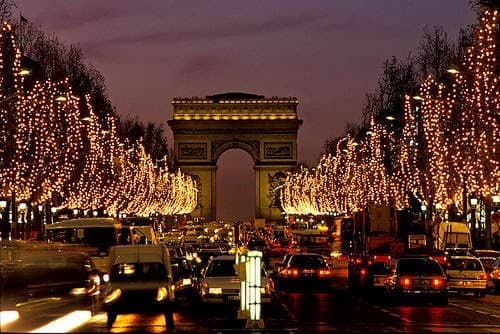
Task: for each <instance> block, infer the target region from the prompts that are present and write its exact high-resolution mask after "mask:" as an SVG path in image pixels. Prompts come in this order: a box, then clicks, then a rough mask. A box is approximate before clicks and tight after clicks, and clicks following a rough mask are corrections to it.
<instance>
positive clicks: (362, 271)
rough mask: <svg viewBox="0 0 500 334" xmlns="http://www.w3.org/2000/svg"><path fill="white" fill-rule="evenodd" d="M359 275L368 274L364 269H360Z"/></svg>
mask: <svg viewBox="0 0 500 334" xmlns="http://www.w3.org/2000/svg"><path fill="white" fill-rule="evenodd" d="M359 274H360V275H361V276H366V274H368V271H367V270H366V269H365V268H361V270H360V271H359Z"/></svg>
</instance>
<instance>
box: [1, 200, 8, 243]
mask: <svg viewBox="0 0 500 334" xmlns="http://www.w3.org/2000/svg"><path fill="white" fill-rule="evenodd" d="M6 208H7V201H6V200H4V199H2V200H0V237H1V239H2V240H3V239H4V238H5V239H7V237H8V235H9V233H8V231H7V229H8V228H7V226H8V225H9V222H8V220H7V219H6V217H4V215H5V216H8V215H7V214H5V209H6ZM5 225H7V226H5Z"/></svg>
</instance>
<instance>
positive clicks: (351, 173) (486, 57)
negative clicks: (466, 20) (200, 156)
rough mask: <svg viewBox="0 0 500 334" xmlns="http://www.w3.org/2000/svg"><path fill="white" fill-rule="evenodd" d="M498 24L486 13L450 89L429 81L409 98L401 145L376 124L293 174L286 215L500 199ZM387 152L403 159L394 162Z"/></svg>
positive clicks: (492, 14)
mask: <svg viewBox="0 0 500 334" xmlns="http://www.w3.org/2000/svg"><path fill="white" fill-rule="evenodd" d="M498 16H499V15H498V11H496V10H486V11H484V13H483V15H482V16H481V20H480V22H479V24H478V27H477V29H476V31H475V38H476V39H475V42H474V44H473V45H472V47H470V48H469V49H468V51H467V54H466V55H465V57H464V59H463V66H461V69H460V71H457V70H456V69H454V70H450V75H451V77H448V78H447V80H446V81H444V82H440V81H438V79H435V78H433V77H432V76H430V77H428V78H427V79H426V80H425V81H424V82H423V83H422V84H421V86H420V89H419V94H418V95H414V96H407V97H406V98H405V114H404V119H403V124H402V125H403V129H402V133H403V135H402V138H397V137H396V136H395V133H394V132H392V131H390V129H388V128H387V127H386V126H384V125H383V124H382V123H381V122H379V123H377V122H375V121H374V120H373V119H372V122H371V124H370V126H369V128H368V129H367V130H366V131H364V132H362V133H360V134H358V135H356V136H353V135H350V134H348V135H346V136H345V137H343V138H341V139H340V140H338V141H337V142H336V148H335V152H334V153H333V154H330V155H327V156H324V157H323V158H322V159H321V161H320V162H319V163H318V165H317V166H316V167H315V168H313V169H311V170H306V169H301V170H300V171H299V172H297V173H294V174H289V175H288V177H287V179H286V181H285V185H284V186H283V188H282V192H281V201H282V205H283V209H284V210H285V212H286V213H288V214H328V213H340V212H351V211H355V210H362V209H364V208H366V207H367V206H368V205H371V204H379V205H390V206H392V207H398V208H402V207H408V206H409V199H410V197H413V198H416V199H418V200H419V201H420V203H421V204H422V205H424V206H426V207H432V206H433V205H436V204H440V205H443V204H451V203H455V204H456V205H457V206H458V207H461V208H462V209H463V210H465V205H464V204H463V203H464V202H465V200H464V194H468V193H470V192H476V193H480V194H481V195H482V196H484V197H490V196H492V195H495V194H498V193H499V191H500V189H499V187H500V184H499V182H500V181H499V180H500V168H499V159H498V148H499V147H500V140H499V133H498V122H499V117H500V114H499V112H498V111H499V110H500V106H499V102H500V100H499V94H500V93H499V92H500V87H499V68H500V66H499V61H500V60H499V59H498V58H497V57H498V54H499V52H498V50H499V45H498V43H499V42H500V41H499V34H500V32H499V28H498V27H499V25H498ZM389 117H390V116H388V117H387V120H389V121H394V119H393V118H389ZM384 152H396V153H397V154H395V155H394V154H393V155H392V156H391V158H390V159H388V156H387V155H386V154H387V153H384ZM394 157H397V159H393V158H394ZM393 160H394V161H393Z"/></svg>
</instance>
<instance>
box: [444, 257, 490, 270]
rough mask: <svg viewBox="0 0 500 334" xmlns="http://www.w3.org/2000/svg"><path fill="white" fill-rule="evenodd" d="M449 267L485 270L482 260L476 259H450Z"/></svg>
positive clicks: (453, 268) (452, 268)
mask: <svg viewBox="0 0 500 334" xmlns="http://www.w3.org/2000/svg"><path fill="white" fill-rule="evenodd" d="M448 269H451V270H480V271H482V270H483V267H482V266H481V262H479V260H475V259H450V262H449V264H448Z"/></svg>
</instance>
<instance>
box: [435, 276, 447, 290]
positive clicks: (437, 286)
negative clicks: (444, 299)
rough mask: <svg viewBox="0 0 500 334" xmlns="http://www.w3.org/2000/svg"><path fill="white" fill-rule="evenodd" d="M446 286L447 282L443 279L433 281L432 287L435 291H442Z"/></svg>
mask: <svg viewBox="0 0 500 334" xmlns="http://www.w3.org/2000/svg"><path fill="white" fill-rule="evenodd" d="M444 285H445V280H444V279H442V278H439V277H438V278H433V279H432V287H433V288H435V289H440V288H442V287H443V286H444Z"/></svg>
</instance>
